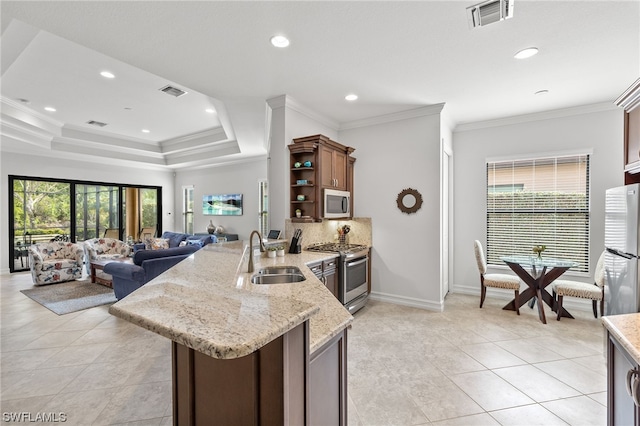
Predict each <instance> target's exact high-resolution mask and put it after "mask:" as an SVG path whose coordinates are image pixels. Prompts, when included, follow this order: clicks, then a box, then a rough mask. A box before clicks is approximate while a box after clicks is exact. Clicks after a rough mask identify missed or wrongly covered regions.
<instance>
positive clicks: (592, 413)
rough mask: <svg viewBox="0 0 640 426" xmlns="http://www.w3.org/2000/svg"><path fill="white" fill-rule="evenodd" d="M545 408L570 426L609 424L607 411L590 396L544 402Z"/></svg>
mask: <svg viewBox="0 0 640 426" xmlns="http://www.w3.org/2000/svg"><path fill="white" fill-rule="evenodd" d="M541 405H542V406H543V407H544V408H546V409H547V410H549V411H551V412H552V413H553V414H555V415H556V416H558V417H560V418H561V419H562V420H564V421H565V422H567V423H568V424H570V425H580V426H590V425H593V426H601V425H605V424H607V409H606V408H605V407H603V406H602V404H599V403H597V402H595V401H594V400H593V399H591V398H589V397H588V396H577V397H575V398H567V399H559V400H555V401H549V402H544V403H542V404H541Z"/></svg>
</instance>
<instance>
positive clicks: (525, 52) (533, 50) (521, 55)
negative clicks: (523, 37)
mask: <svg viewBox="0 0 640 426" xmlns="http://www.w3.org/2000/svg"><path fill="white" fill-rule="evenodd" d="M537 53H538V48H537V47H527V48H526V49H522V50H521V51H519V52H518V53H516V54H515V55H513V57H514V58H516V59H526V58H530V57H532V56H533V55H536V54H537Z"/></svg>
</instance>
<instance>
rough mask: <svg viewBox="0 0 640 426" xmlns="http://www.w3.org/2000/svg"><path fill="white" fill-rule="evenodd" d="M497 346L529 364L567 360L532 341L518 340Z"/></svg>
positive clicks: (503, 342) (507, 341) (500, 343)
mask: <svg viewBox="0 0 640 426" xmlns="http://www.w3.org/2000/svg"><path fill="white" fill-rule="evenodd" d="M496 345H498V346H500V347H501V348H503V349H505V350H507V351H509V352H511V353H512V354H514V355H515V356H517V357H518V358H520V359H522V360H524V361H526V362H528V363H536V362H545V361H556V360H559V359H565V358H564V357H563V356H562V355H560V354H559V353H557V352H554V351H553V350H552V349H550V348H547V347H545V346H541V345H540V344H539V343H536V342H534V341H533V340H531V339H516V340H505V341H502V342H496Z"/></svg>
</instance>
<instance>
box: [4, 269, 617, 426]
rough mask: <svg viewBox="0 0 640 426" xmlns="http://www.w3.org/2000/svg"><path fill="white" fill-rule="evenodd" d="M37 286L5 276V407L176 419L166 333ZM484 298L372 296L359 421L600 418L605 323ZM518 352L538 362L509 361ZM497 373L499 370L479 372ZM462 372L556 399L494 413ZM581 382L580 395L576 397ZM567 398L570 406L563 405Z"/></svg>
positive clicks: (115, 419)
mask: <svg viewBox="0 0 640 426" xmlns="http://www.w3.org/2000/svg"><path fill="white" fill-rule="evenodd" d="M32 286H33V285H32V283H31V278H30V275H29V274H28V273H27V274H12V275H10V276H2V285H1V286H0V349H1V350H2V353H1V358H0V363H1V364H0V366H1V367H2V368H1V369H0V377H1V379H2V381H1V383H0V390H1V394H0V395H1V396H0V403H1V404H2V408H3V411H6V410H10V411H15V412H19V411H29V412H34V413H35V412H39V411H42V410H43V409H46V410H53V409H56V410H61V411H66V412H68V413H69V414H70V415H72V416H73V419H74V420H73V421H68V422H66V424H81V425H83V426H84V425H88V424H95V425H101V424H105V425H106V424H129V425H131V424H137V425H169V424H172V404H171V377H170V353H171V351H170V343H169V341H168V340H167V339H165V338H163V337H160V336H157V335H155V334H153V333H151V332H149V331H147V330H144V329H142V328H140V327H137V326H135V325H133V324H131V323H128V322H126V321H123V320H121V319H119V318H116V317H113V316H111V315H109V313H108V306H101V307H97V308H92V309H88V310H85V311H80V312H75V313H72V314H67V315H61V316H58V315H56V314H54V313H52V312H51V311H49V310H48V309H46V308H44V307H42V306H41V305H39V304H38V303H36V302H34V301H32V300H31V299H29V298H27V297H26V296H24V295H23V294H22V293H20V292H19V290H21V289H25V288H31V287H32ZM478 302H479V298H478V297H477V296H466V295H461V294H450V295H448V296H447V299H446V302H445V309H444V312H430V311H425V310H421V309H416V308H409V307H405V306H400V305H393V304H389V303H382V302H378V301H375V300H373V301H371V302H370V303H368V305H367V306H366V307H365V308H364V309H363V310H361V311H360V312H358V313H357V314H356V315H355V321H354V323H353V328H352V329H351V330H350V331H349V338H348V350H349V354H348V368H347V372H348V377H349V381H348V416H349V424H351V425H356V426H359V425H362V426H369V425H383V426H387V425H428V424H432V423H430V422H434V423H433V424H440V425H470V426H475V425H484V424H486V425H496V424H497V420H496V419H497V418H498V417H500V416H502V417H500V418H501V419H502V421H504V422H505V424H514V423H509V419H510V418H518V417H522V418H524V417H527V416H530V415H528V414H524V415H523V414H522V413H526V412H527V411H526V410H540V409H541V405H542V406H543V407H544V409H547V410H549V412H552V411H553V413H554V415H556V416H558V417H559V418H562V419H563V420H564V421H565V422H567V423H569V424H573V425H579V426H581V425H582V424H583V423H584V422H582V421H581V420H582V418H581V417H580V416H576V415H575V413H573V412H580V411H584V412H588V413H592V412H593V413H596V417H597V418H598V419H599V420H600V419H601V418H602V417H598V416H601V413H602V410H605V412H606V408H605V407H606V391H605V389H604V387H606V379H605V377H606V372H605V370H604V369H603V366H604V362H603V360H604V357H603V350H604V344H603V342H604V340H603V335H602V325H601V324H600V322H599V321H600V320H599V319H598V320H594V319H593V317H592V316H590V315H591V314H590V313H589V312H579V311H578V312H572V313H573V314H574V315H575V316H576V320H565V319H563V320H562V321H560V322H557V321H549V324H546V325H545V324H542V323H541V322H540V321H539V320H538V318H537V313H536V311H531V310H529V309H528V308H526V309H523V310H522V315H520V316H516V315H515V314H514V313H513V312H508V311H503V310H502V306H503V305H504V304H505V303H506V302H507V301H506V300H502V299H488V300H487V301H486V302H485V307H484V308H483V309H479V308H478ZM74 333H75V334H74ZM78 333H79V334H78ZM558 339H560V341H559V340H558ZM103 348H104V350H103V351H102V352H101V349H103ZM556 350H557V351H559V352H556ZM21 352H22V354H21V355H22V356H21V355H20V353H21ZM515 359H520V360H522V361H523V362H527V363H530V364H534V365H528V366H527V365H516V366H509V367H505V365H508V364H509V363H510V362H512V361H515ZM47 362H48V363H49V364H47ZM554 362H569V363H571V364H566V365H565V364H562V363H559V364H554ZM74 363H75V364H74ZM83 363H84V364H83ZM67 364H69V365H67ZM52 365H55V366H56V367H55V368H52V367H51V366H52ZM499 366H502V368H499ZM520 370H522V371H520ZM585 371H586V372H587V373H584V372H585ZM492 372H493V373H495V374H496V375H498V376H500V377H498V376H496V375H494V376H493V379H487V380H479V382H477V381H476V383H472V382H474V380H471V379H470V378H469V377H473V376H476V377H482V376H483V375H485V374H493V373H492ZM555 373H557V374H555ZM465 374H470V376H469V377H467V380H466V381H465V380H463V378H464V376H465ZM563 374H564V375H565V376H566V377H564V376H563ZM552 376H553V377H552ZM561 376H562V377H561ZM454 377H458V379H457V380H458V381H460V384H461V386H463V387H466V388H467V389H468V390H469V392H470V393H473V392H479V391H478V389H484V388H491V390H487V391H486V392H485V394H487V395H486V396H487V398H488V401H489V402H488V405H490V404H495V402H492V401H491V400H490V399H491V398H494V399H496V400H502V399H504V398H503V397H502V396H500V394H499V393H498V394H496V393H495V392H494V390H493V388H494V385H493V383H494V381H495V380H496V379H498V380H503V379H504V380H506V381H509V382H510V383H511V384H512V385H513V388H511V390H510V392H511V393H513V392H514V391H515V392H516V393H517V392H519V391H521V392H522V393H524V394H527V395H528V396H529V397H530V398H532V399H536V398H539V399H540V400H542V399H545V398H547V397H549V395H550V394H553V395H554V397H557V399H554V400H551V401H547V402H544V403H542V404H540V405H535V404H530V405H524V406H519V407H515V408H509V409H503V410H497V411H491V412H487V411H486V410H485V409H484V408H483V407H482V406H481V405H480V404H478V403H477V402H476V401H474V400H473V399H472V398H471V397H470V396H469V395H468V394H467V393H466V392H465V391H463V390H462V389H461V387H459V386H458V385H457V384H455V383H454V382H453V381H452V379H453V378H454ZM490 377H491V376H490ZM549 377H551V379H549ZM554 377H555V379H554ZM536 378H537V380H534V379H536ZM504 380H503V382H504ZM554 380H555V381H554ZM485 382H486V383H485ZM541 383H543V384H544V387H545V389H540V386H541ZM558 383H562V385H559V384H558ZM572 383H573V384H572ZM574 385H575V386H576V388H575V392H577V395H579V396H578V397H569V398H567V397H566V395H567V394H568V393H567V392H565V391H567V388H569V389H570V388H573V387H574ZM603 386H604V387H603ZM497 387H498V389H504V388H505V383H502V384H500V385H499V386H497ZM514 388H517V389H519V391H518V390H516V389H514ZM474 389H475V390H474ZM586 391H589V392H586ZM43 392H44V394H43ZM541 395H542V396H541ZM571 395H573V394H571ZM476 397H477V398H479V397H478V396H477V395H476ZM479 399H482V398H479ZM536 400H537V399H536ZM567 401H568V405H570V407H571V408H570V410H569V412H564V411H563V410H565V411H566V408H564V407H565V406H566V405H567ZM548 404H549V405H548ZM547 405H548V406H547ZM535 407H538V408H535ZM598 407H599V408H600V409H598ZM554 410H555V411H554ZM496 413H499V414H496ZM538 413H539V416H538V417H540V416H542V414H540V413H544V411H538ZM494 414H495V417H496V418H495V419H494V417H492V415H494ZM563 416H564V417H563ZM572 416H573V417H572ZM542 418H545V417H544V416H542ZM91 419H93V420H91ZM551 419H554V418H553V417H551ZM554 421H555V420H554ZM604 423H605V422H599V423H598V424H604ZM515 424H518V423H515Z"/></svg>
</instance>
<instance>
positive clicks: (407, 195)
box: [396, 188, 422, 214]
mask: <svg viewBox="0 0 640 426" xmlns="http://www.w3.org/2000/svg"><path fill="white" fill-rule="evenodd" d="M412 201H413V203H412ZM396 203H397V204H398V208H399V209H400V211H401V212H403V213H407V214H411V213H415V212H417V211H418V210H420V207H422V194H420V193H419V192H418V191H417V190H416V189H412V188H407V189H403V190H402V191H400V193H399V194H398V198H397V199H396Z"/></svg>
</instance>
